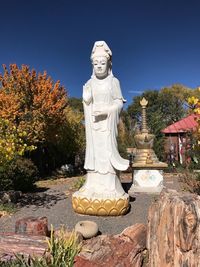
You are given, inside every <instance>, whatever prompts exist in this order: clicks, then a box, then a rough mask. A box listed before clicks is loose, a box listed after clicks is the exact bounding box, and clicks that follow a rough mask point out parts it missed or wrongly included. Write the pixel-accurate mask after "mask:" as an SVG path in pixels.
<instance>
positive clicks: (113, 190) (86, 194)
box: [72, 172, 129, 216]
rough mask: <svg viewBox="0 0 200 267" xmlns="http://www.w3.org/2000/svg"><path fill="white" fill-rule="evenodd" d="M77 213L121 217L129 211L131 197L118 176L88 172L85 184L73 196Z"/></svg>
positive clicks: (73, 203) (73, 204)
mask: <svg viewBox="0 0 200 267" xmlns="http://www.w3.org/2000/svg"><path fill="white" fill-rule="evenodd" d="M72 206H73V209H74V211H75V212H77V213H80V214H85V215H96V216H119V215H124V214H126V213H127V211H128V209H129V195H128V194H127V193H125V192H124V189H123V188H122V186H121V183H120V180H119V178H118V176H117V175H116V174H110V173H108V174H105V175H103V174H99V173H95V172H88V173H87V178H86V182H85V184H84V185H83V186H82V187H81V188H80V189H79V191H76V192H75V193H74V194H73V195H72Z"/></svg>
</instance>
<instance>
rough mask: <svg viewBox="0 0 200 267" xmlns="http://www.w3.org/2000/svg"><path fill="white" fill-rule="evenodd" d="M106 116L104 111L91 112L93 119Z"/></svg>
mask: <svg viewBox="0 0 200 267" xmlns="http://www.w3.org/2000/svg"><path fill="white" fill-rule="evenodd" d="M107 114H108V112H106V111H103V110H101V111H97V110H96V111H94V112H93V114H92V115H93V116H95V117H98V116H102V115H107Z"/></svg>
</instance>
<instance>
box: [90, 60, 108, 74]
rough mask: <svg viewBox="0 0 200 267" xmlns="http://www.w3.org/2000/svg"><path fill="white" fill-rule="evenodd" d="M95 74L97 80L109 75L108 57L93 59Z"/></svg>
mask: <svg viewBox="0 0 200 267" xmlns="http://www.w3.org/2000/svg"><path fill="white" fill-rule="evenodd" d="M92 64H93V68H94V73H95V76H96V77H97V78H101V79H102V78H105V77H106V76H107V75H108V59H107V57H102V56H98V57H95V58H94V59H93V62H92Z"/></svg>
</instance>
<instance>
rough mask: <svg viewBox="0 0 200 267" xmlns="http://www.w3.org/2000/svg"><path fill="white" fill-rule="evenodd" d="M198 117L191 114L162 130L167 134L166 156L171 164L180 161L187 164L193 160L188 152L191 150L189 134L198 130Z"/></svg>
mask: <svg viewBox="0 0 200 267" xmlns="http://www.w3.org/2000/svg"><path fill="white" fill-rule="evenodd" d="M196 118H198V116H197V115H195V114H191V115H189V116H187V117H185V118H183V119H181V120H179V121H177V122H175V123H173V124H171V125H169V126H168V127H166V128H165V129H163V130H161V132H162V133H164V134H165V137H166V139H165V146H164V149H165V154H166V158H167V160H168V162H169V163H172V162H173V161H179V162H180V163H181V164H182V163H184V162H185V163H187V162H188V161H190V160H191V159H190V158H189V157H188V156H187V153H186V152H187V151H188V150H189V149H190V148H191V144H190V143H191V142H190V139H189V134H188V133H191V132H193V131H194V130H195V129H196V128H197V125H198V123H197V121H196Z"/></svg>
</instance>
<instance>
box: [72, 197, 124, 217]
mask: <svg viewBox="0 0 200 267" xmlns="http://www.w3.org/2000/svg"><path fill="white" fill-rule="evenodd" d="M72 205H73V209H74V211H75V212H77V213H80V214H85V215H96V216H119V215H124V214H126V213H127V211H128V208H129V201H128V199H122V198H119V199H91V198H90V199H89V198H87V197H76V196H73V197H72Z"/></svg>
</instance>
